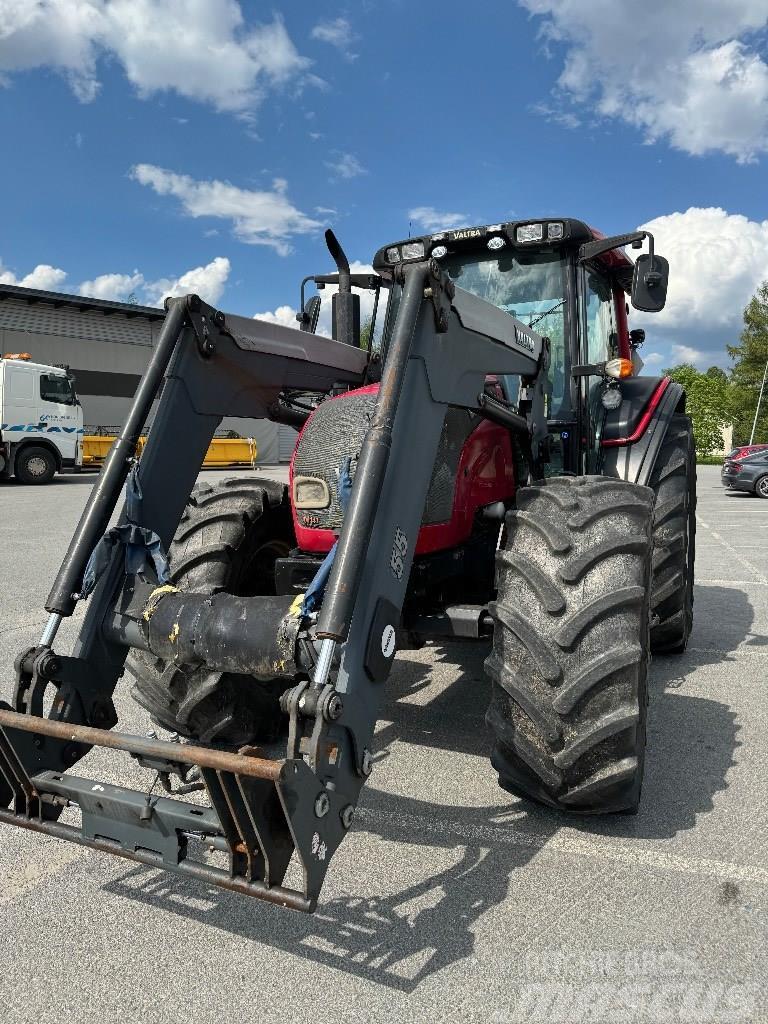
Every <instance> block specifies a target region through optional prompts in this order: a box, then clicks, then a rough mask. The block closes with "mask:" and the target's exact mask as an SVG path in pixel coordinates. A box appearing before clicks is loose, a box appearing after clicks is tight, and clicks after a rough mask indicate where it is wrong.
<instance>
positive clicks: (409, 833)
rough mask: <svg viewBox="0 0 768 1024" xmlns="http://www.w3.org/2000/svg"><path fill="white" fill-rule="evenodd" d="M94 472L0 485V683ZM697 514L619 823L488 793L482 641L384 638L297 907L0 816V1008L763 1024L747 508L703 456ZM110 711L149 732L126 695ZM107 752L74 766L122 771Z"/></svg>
mask: <svg viewBox="0 0 768 1024" xmlns="http://www.w3.org/2000/svg"><path fill="white" fill-rule="evenodd" d="M204 475H205V476H206V477H208V478H211V477H214V476H215V474H212V473H206V474H204ZM218 475H221V474H218ZM92 482H93V478H92V477H87V476H80V477H65V478H61V479H60V481H59V482H56V483H54V484H52V485H50V486H49V487H47V488H45V489H41V490H38V489H35V488H24V487H20V486H18V485H15V484H5V485H0V513H1V514H0V665H2V666H3V670H4V682H2V684H0V690H2V691H3V692H5V693H7V692H8V691H9V689H10V686H11V682H12V666H13V658H14V656H15V654H16V653H17V652H18V651H19V649H21V648H22V647H24V646H26V645H28V644H30V643H33V642H35V640H36V638H37V636H38V635H39V632H40V627H41V625H42V624H43V622H44V621H45V618H46V616H45V613H44V612H43V610H42V605H43V601H44V599H45V596H46V594H47V591H48V588H49V586H50V582H51V580H52V578H53V575H54V572H55V569H56V568H57V565H58V560H59V559H60V557H61V555H62V553H63V550H64V547H65V545H66V543H67V541H68V539H69V536H70V534H71V531H72V528H73V526H74V524H75V522H76V520H77V517H78V515H79V513H80V510H81V509H82V506H83V503H84V501H85V498H86V496H87V494H88V490H89V486H90V485H91V484H92ZM699 513H700V522H699V533H698V551H697V555H698V557H697V586H696V626H695V631H694V634H693V637H692V640H691V645H690V648H689V650H688V652H687V653H686V654H685V655H684V656H682V657H678V658H659V659H656V660H655V661H654V663H653V666H652V683H651V685H652V702H651V709H650V749H649V754H648V765H647V771H646V783H645V789H644V795H643V806H642V810H641V813H640V814H639V815H638V816H636V817H631V818H626V817H619V818H613V819H610V820H587V821H579V820H574V819H567V818H565V817H564V816H561V815H560V814H558V813H556V812H553V811H549V810H546V809H542V808H538V807H534V806H532V805H529V804H526V803H524V802H522V801H519V800H516V799H514V798H513V797H510V796H509V795H507V794H505V793H504V792H503V791H501V790H500V789H498V788H497V786H496V780H495V776H494V773H493V771H492V770H491V768H490V766H489V764H488V761H487V749H488V740H487V736H486V732H485V728H484V724H483V715H484V712H485V707H486V704H487V700H488V684H487V682H486V681H485V679H484V677H483V672H482V660H483V656H484V653H485V652H484V651H483V650H472V649H470V648H467V647H460V646H458V645H450V644H449V645H445V646H428V647H426V648H424V649H423V650H421V651H419V652H410V651H409V652H404V653H403V654H401V655H399V656H398V660H397V665H396V668H395V670H394V671H393V673H392V676H391V678H390V682H389V684H388V694H387V698H386V704H385V707H384V709H383V712H382V717H381V722H380V725H379V730H378V744H377V757H376V767H375V770H374V773H373V776H372V779H371V783H370V785H369V786H368V787H367V788H366V790H365V792H364V796H363V800H362V804H361V809H360V811H359V814H358V816H357V818H356V821H355V825H354V826H353V829H352V831H351V833H350V835H349V837H348V838H347V840H346V841H345V843H344V844H343V846H342V847H341V849H340V850H339V852H338V854H337V856H336V858H335V859H334V862H333V864H332V866H331V870H330V873H329V876H328V880H327V882H326V887H325V890H324V893H323V897H322V899H321V902H320V906H319V909H318V911H317V913H316V914H315V915H314V917H305V916H302V915H298V914H293V913H291V912H287V911H280V910H278V909H276V908H273V907H270V906H266V905H262V904H259V903H257V902H255V901H246V900H243V899H238V898H236V897H234V896H232V895H229V894H227V893H224V892H222V891H219V890H211V889H209V888H207V887H206V886H203V885H201V884H197V883H194V882H191V881H186V880H182V879H179V878H176V877H174V876H170V875H161V874H159V873H158V872H156V871H153V870H149V869H145V868H143V867H141V866H132V865H129V864H127V863H126V862H124V861H120V860H117V859H113V858H110V857H108V856H105V855H99V854H96V853H93V852H90V851H87V850H84V849H80V848H78V847H74V846H69V845H66V844H64V843H61V842H58V841H56V840H53V839H46V838H42V837H38V836H34V835H31V834H26V833H24V832H22V831H20V830H15V829H10V828H5V827H2V826H0V865H2V868H3V871H2V876H1V877H0V920H1V921H2V938H1V939H0V950H1V951H2V962H3V965H4V970H3V972H2V976H0V1021H1V1022H2V1024H22V1022H23V1024H33V1022H34V1024H48V1022H56V1024H59V1022H65V1021H66V1022H70V1021H71V1022H81V1021H96V1020H98V1021H100V1022H106V1024H111V1022H123V1021H138V1020H141V1021H145V1022H149V1024H156V1022H157V1024H160V1022H174V1024H182V1022H187V1021H193V1020H194V1021H195V1024H209V1022H211V1024H213V1022H216V1024H220V1022H224V1021H231V1020H240V1019H246V1020H258V1021H260V1022H265V1024H267V1022H272V1021H280V1022H283V1021H291V1022H303V1021H307V1022H309V1021H312V1022H314V1021H316V1020H318V1019H321V1020H323V1021H328V1022H335V1021H355V1022H359V1021H360V1020H366V1019H368V1020H373V1021H390V1020H394V1021H398V1022H401V1021H402V1022H405V1021H414V1022H424V1021H427V1020H435V1019H438V1020H441V1021H446V1022H447V1021H461V1022H463V1024H465V1022H474V1021H478V1022H480V1021H482V1022H487V1021H499V1022H506V1021H546V1022H563V1024H573V1022H576V1021H587V1020H589V1021H606V1022H609V1024H627V1022H635V1021H638V1022H640V1021H642V1022H658V1021H683V1020H684V1021H697V1022H704V1021H708V1022H715V1021H718V1022H719V1021H732V1020H739V1021H741V1020H744V1021H750V1022H766V1021H768V992H767V991H766V982H765V979H766V949H767V948H768V941H767V940H768V756H767V752H768V742H767V741H766V734H767V733H768V686H767V685H766V684H767V683H768V679H767V677H766V668H768V502H763V501H759V500H758V499H754V498H751V497H748V496H742V495H737V494H730V493H727V492H725V491H723V489H722V488H721V486H720V481H719V470H718V468H717V467H700V470H699ZM75 627H76V622H74V623H67V625H66V627H65V628H64V629H63V630H62V633H61V634H60V638H61V642H60V644H59V649H61V650H66V649H67V645H68V642H71V639H72V636H73V630H74V628H75ZM118 709H119V712H120V714H121V728H122V729H124V730H125V731H128V732H137V731H138V732H141V731H146V729H148V728H149V724H148V720H147V719H146V717H145V716H144V714H143V712H141V711H140V710H139V709H138V708H137V707H136V706H135V705H133V703H132V701H131V699H130V697H129V695H128V694H127V692H126V690H125V689H124V690H123V692H122V693H120V694H119V697H118ZM120 765H121V768H120V771H119V772H118V773H117V775H115V774H114V761H113V760H112V759H111V758H109V757H108V756H106V755H105V754H104V753H103V752H102V753H94V754H92V755H90V756H89V758H88V759H87V760H86V761H84V762H81V764H80V765H79V766H78V771H80V773H81V774H88V775H92V776H93V777H96V778H99V777H110V778H114V779H115V781H117V778H120V779H121V780H122V781H124V782H125V783H126V784H129V785H130V784H135V785H137V786H138V787H139V788H142V787H143V784H144V782H145V780H144V776H145V774H146V773H143V772H140V771H139V770H138V769H137V768H136V767H135V765H134V764H133V762H130V763H129V764H127V765H123V763H122V761H121V762H120Z"/></svg>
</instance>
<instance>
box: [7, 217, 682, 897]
mask: <svg viewBox="0 0 768 1024" xmlns="http://www.w3.org/2000/svg"><path fill="white" fill-rule="evenodd" d="M326 238H327V242H328V246H329V249H330V252H331V255H332V256H333V257H334V259H335V262H336V265H337V272H336V273H334V274H325V275H317V276H315V277H313V278H307V279H306V280H305V282H304V284H303V285H302V304H301V311H300V314H299V317H298V319H299V321H300V323H299V325H298V327H297V328H296V329H293V328H290V327H286V326H282V325H278V324H271V323H267V322H264V321H260V320H258V319H256V320H254V319H246V318H242V317H238V316H232V315H229V314H224V313H222V312H221V311H219V310H216V309H213V308H211V307H210V306H208V305H206V304H205V303H204V302H202V301H201V300H200V299H199V298H198V297H197V296H194V295H189V296H186V297H184V298H176V299H169V300H168V301H167V303H166V307H167V315H166V318H165V322H164V326H163V328H162V331H161V333H160V336H159V338H158V340H157V344H156V346H155V348H154V351H153V353H152V357H151V361H150V364H149V367H148V369H147V371H146V373H145V375H144V377H143V378H142V380H141V383H140V385H139V387H138V390H137V393H136V396H135V399H134V403H133V406H132V409H131V412H130V414H129V416H128V418H127V421H126V423H125V426H124V428H123V430H122V432H121V434H120V436H119V438H118V439H117V441H116V442H115V445H114V447H113V449H112V450H111V452H110V454H109V456H108V458H107V460H106V462H105V465H104V467H103V469H102V472H101V475H100V477H99V479H98V481H97V483H96V485H95V486H94V488H93V491H92V492H91V495H90V497H89V500H88V503H87V505H86V508H85V511H84V513H83V516H82V518H81V520H80V523H79V525H78V527H77V530H76V532H75V535H74V537H73V539H72V542H71V544H70V546H69V549H68V551H67V553H66V555H65V557H64V560H63V563H62V565H61V568H60V570H59V574H58V576H57V578H56V580H55V582H54V584H53V588H52V590H51V593H50V595H49V597H48V600H47V603H46V608H47V610H48V612H49V613H50V618H49V621H48V624H47V626H46V628H45V630H44V632H43V635H42V637H41V639H40V642H39V644H38V645H37V646H36V647H34V648H32V649H30V650H26V651H23V652H22V653H21V654H20V655H19V656H18V658H17V660H16V687H15V691H14V693H13V695H12V697H11V698H10V702H9V703H2V704H0V822H2V823H4V824H7V825H16V826H21V827H23V828H26V829H32V830H35V831H38V832H42V833H45V834H47V835H51V836H57V837H60V838H62V839H67V840H70V841H72V842H75V843H80V844H83V845H85V846H89V847H93V848H97V849H101V850H104V851H107V852H111V853H114V854H117V855H119V856H122V857H125V858H129V859H131V860H134V861H139V862H141V863H144V864H147V865H150V866H154V867H164V868H167V869H168V870H171V871H176V872H179V873H181V874H186V875H189V876H192V877H196V878H198V879H201V880H203V881H205V882H208V883H212V884H215V885H219V886H223V887H225V888H228V889H231V890H234V891H237V892H240V893H243V894H247V895H250V896H256V897H259V898H261V899H264V900H268V901H271V902H273V903H277V904H282V905H285V906H289V907H292V908H295V909H300V910H308V911H311V910H313V909H314V907H315V906H316V904H317V900H318V896H319V893H320V889H321V885H322V882H323V878H324V876H325V873H326V871H327V868H328V865H329V862H330V860H331V857H332V856H333V853H334V852H335V850H336V849H337V847H338V846H339V844H340V843H341V841H342V839H343V838H344V835H345V833H346V832H347V830H348V829H349V828H350V826H351V824H352V821H353V817H354V811H355V807H356V804H357V802H358V797H359V795H360V791H361V789H362V787H363V785H364V783H365V782H366V780H367V779H368V777H369V776H370V775H371V772H372V769H373V755H372V750H373V735H374V728H375V725H376V720H377V716H378V713H379V709H380V707H381V705H382V701H383V700H384V695H385V693H386V684H387V677H388V675H389V673H390V672H391V670H392V665H393V662H394V659H395V654H396V651H397V650H398V649H403V648H408V647H417V646H420V645H423V644H424V643H426V642H428V641H438V642H439V641H447V640H451V639H461V640H463V641H466V642H472V641H474V642H478V643H484V644H486V645H487V646H488V649H489V651H490V653H489V655H488V658H487V660H486V662H485V664H486V671H487V673H488V675H489V677H490V680H491V681H492V698H491V704H490V707H489V709H488V713H487V722H488V726H489V729H490V735H491V740H492V752H491V763H492V765H493V768H494V769H495V771H496V772H497V773H498V777H499V781H500V784H501V785H502V786H503V787H504V788H505V789H507V790H509V791H510V792H512V793H514V794H516V795H519V796H521V797H524V798H528V799H532V800H536V801H540V802H542V803H544V804H547V805H549V806H551V807H555V808H560V809H562V810H564V811H569V812H573V813H576V814H599V813H611V812H620V813H632V812H634V811H635V810H636V809H637V807H638V801H639V799H640V788H641V781H642V775H643V760H644V748H645V732H646V705H647V700H648V698H647V671H648V663H649V657H650V653H651V651H652V650H653V651H662V652H665V653H676V652H680V651H682V650H683V649H684V648H685V645H686V642H687V639H688V635H689V632H690V629H691V621H692V588H693V558H694V522H695V519H694V507H695V458H694V449H693V438H692V434H691V425H690V420H689V419H688V417H687V416H686V414H685V394H684V392H683V390H682V388H681V387H679V386H678V385H677V384H675V383H673V382H672V381H670V380H668V379H659V378H654V377H643V376H637V375H636V373H635V370H636V368H637V366H638V365H639V363H640V360H639V355H638V352H637V349H638V347H639V345H640V344H641V342H642V340H643V337H644V335H643V332H642V331H640V330H632V331H630V330H629V327H628V321H627V313H628V309H629V306H628V304H627V297H630V298H631V302H632V304H633V306H634V307H635V308H636V309H639V310H644V311H647V312H654V311H658V310H660V309H661V308H662V307H663V305H664V302H665V298H666V289H667V277H668V267H667V263H666V261H665V260H664V259H663V258H662V257H661V256H659V255H657V254H655V253H654V250H653V239H652V237H651V236H650V235H649V234H648V233H647V232H644V231H638V232H632V233H630V234H626V235H621V236H615V237H612V238H605V237H603V236H602V235H600V234H599V233H598V232H596V231H594V230H593V229H591V228H589V227H588V226H587V225H586V224H584V223H582V222H580V221H578V220H569V219H563V218H559V219H550V220H541V221H524V222H515V223H505V224H496V225H491V226H481V227H473V228H465V229H462V230H456V231H446V232H443V233H440V234H435V235H431V236H428V237H421V238H409V239H407V240H404V241H401V242H396V243H393V244H391V245H387V246H384V247H383V248H382V249H380V250H379V252H378V253H377V254H376V256H375V259H374V262H373V272H372V273H370V274H352V273H350V268H349V264H348V262H347V260H346V257H345V256H344V253H343V251H342V249H341V247H340V246H339V244H338V242H337V241H336V239H335V237H334V236H333V234H332V233H331V232H328V233H327V235H326ZM646 242H647V245H648V251H647V252H644V253H642V254H641V255H639V256H638V258H637V260H636V261H635V262H634V263H633V262H631V261H630V260H629V259H628V258H627V256H626V255H625V253H624V247H626V246H629V245H631V246H633V247H635V248H638V249H641V248H643V246H644V243H646ZM310 280H312V281H314V282H315V284H316V285H317V286H318V287H319V288H322V287H325V286H335V288H336V289H337V291H336V294H335V295H334V296H333V310H332V313H333V316H332V319H333V327H332V335H333V337H332V338H326V337H322V336H319V335H317V334H316V333H315V331H316V328H317V322H318V311H319V304H320V299H319V296H317V295H313V296H312V297H311V298H309V299H308V300H307V302H306V303H305V302H304V287H305V285H306V283H307V282H308V281H310ZM360 289H371V290H372V291H373V293H374V295H375V303H374V307H373V316H372V317H371V318H370V319H367V321H366V322H365V323H364V324H363V325H362V327H361V322H360V321H361V317H360V297H359V290H360ZM155 401H157V406H156V412H155V414H154V418H153V420H152V424H151V429H150V432H149V438H148V441H147V443H146V445H145V447H144V450H143V453H142V456H141V460H140V461H137V460H136V457H135V456H136V444H137V440H138V438H139V435H140V433H141V432H142V430H143V429H144V427H145V422H146V420H147V418H148V416H149V414H150V412H151V409H152V407H153V403H154V402H155ZM223 416H243V417H259V416H261V417H270V418H272V419H275V420H278V421H281V422H285V423H291V424H293V425H294V426H296V427H298V428H300V434H299V437H298V441H297V444H296V448H295V452H294V455H293V460H292V463H291V472H290V484H289V485H288V486H285V485H283V484H281V483H276V482H275V483H273V482H270V481H268V480H265V479H262V478H258V477H255V478H251V479H248V478H245V477H238V478H236V479H227V480H224V481H223V482H221V483H219V484H216V485H210V484H200V485H198V486H196V487H195V482H196V478H197V476H198V472H199V469H200V466H201V464H202V460H203V457H204V455H205V452H206V450H207V448H208V444H209V442H210V440H211V438H212V436H213V434H214V431H215V430H216V428H217V426H218V424H219V422H220V420H221V418H222V417H223ZM124 488H125V495H126V497H125V504H124V507H123V510H122V513H121V515H120V517H119V519H118V521H117V525H116V526H112V527H111V528H110V526H109V523H110V519H111V516H112V513H113V511H114V510H115V508H116V506H117V502H118V500H119V499H120V496H121V494H122V493H123V489H124ZM79 601H86V602H87V607H86V610H85V615H84V619H83V623H82V627H81V629H80V632H79V636H78V639H77V642H76V644H75V646H74V649H73V651H72V653H71V654H62V653H60V652H59V651H57V650H56V649H55V647H54V643H55V638H56V633H57V630H58V628H59V625H60V623H61V621H62V618H63V617H65V616H69V615H71V614H72V613H73V611H74V609H75V607H76V605H77V603H78V602H79ZM126 665H127V667H128V669H129V670H130V676H132V678H133V682H132V693H133V696H134V697H135V699H136V700H137V701H138V702H139V704H141V705H142V706H143V707H144V708H145V709H146V710H147V711H149V713H150V715H151V717H152V719H153V720H154V721H155V723H157V724H158V725H159V726H161V727H162V728H164V729H166V730H169V731H171V732H172V735H171V738H170V739H169V740H163V739H158V738H157V736H156V734H155V733H154V732H151V733H149V734H148V735H146V736H132V735H127V734H123V733H120V732H117V731H115V730H114V727H115V726H116V724H117V714H116V711H115V706H114V704H113V700H112V697H113V694H114V691H115V688H116V686H117V684H118V683H119V682H120V680H121V679H122V678H123V676H124V670H125V668H126ZM126 682H128V678H127V679H126ZM173 734H176V735H173ZM94 746H95V747H102V748H103V747H107V748H112V749H114V750H116V751H122V752H125V753H127V754H129V755H130V756H131V757H133V758H134V759H135V760H136V761H138V763H139V765H140V766H142V767H143V768H144V769H146V770H147V788H146V791H145V792H138V791H134V790H130V789H127V788H123V787H120V786H115V785H108V784H107V783H101V782H98V781H95V780H93V779H90V778H86V777H84V776H81V775H78V774H77V773H76V772H74V771H73V769H74V767H75V765H76V763H77V762H78V761H80V760H81V759H82V758H83V757H84V756H85V755H87V754H88V752H89V751H90V750H91V749H92V748H93V747H94ZM275 750H279V751H280V753H279V754H274V753H273V751H275ZM158 787H159V788H158ZM196 790H199V791H200V792H199V793H197V794H196V795H195V796H194V797H192V796H190V797H189V798H188V799H185V797H187V795H188V794H192V793H193V792H194V791H196Z"/></svg>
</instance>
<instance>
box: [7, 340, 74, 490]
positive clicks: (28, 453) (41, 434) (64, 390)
mask: <svg viewBox="0 0 768 1024" xmlns="http://www.w3.org/2000/svg"><path fill="white" fill-rule="evenodd" d="M82 464H83V410H82V408H81V406H80V402H79V400H78V398H77V394H76V392H75V387H74V380H73V378H72V377H71V376H69V374H68V372H67V369H66V368H65V367H61V366H50V365H47V364H45V363H35V362H33V361H32V359H31V356H30V355H29V354H28V353H26V352H19V353H9V354H7V355H4V356H2V357H1V358H0V480H8V479H10V478H11V477H15V478H16V479H17V480H19V482H21V483H25V484H46V483H49V482H50V481H51V480H52V479H53V477H54V475H55V474H56V473H61V472H67V471H69V472H77V471H79V469H80V467H81V466H82Z"/></svg>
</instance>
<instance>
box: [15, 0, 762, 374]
mask: <svg viewBox="0 0 768 1024" xmlns="http://www.w3.org/2000/svg"><path fill="white" fill-rule="evenodd" d="M767 29H768V0H697V2H696V3H695V4H694V3H691V2H690V0H645V2H644V3H643V4H637V3H636V2H634V0H475V2H474V3H473V4H467V3H466V2H463V3H459V2H456V0H442V2H441V4H440V5H438V6H436V5H434V4H427V3H414V2H412V0H378V2H374V0H357V2H356V3H355V4H344V3H339V2H336V0H333V2H330V0H313V2H312V3H308V2H305V0H292V2H291V3H285V2H283V3H280V0H273V2H272V3H271V4H269V5H268V4H264V3H262V2H261V0H241V2H237V0H0V130H1V131H2V135H0V138H2V140H3V145H2V149H1V150H0V152H1V153H2V159H0V190H1V191H0V195H1V196H2V200H3V201H2V206H1V207H0V208H1V209H2V217H1V218H0V281H2V282H5V283H13V284H21V285H26V286H28V287H41V288H49V289H54V290H59V291H65V292H70V293H79V294H84V295H91V296H96V297H99V298H107V299H118V300H122V299H126V298H128V297H129V296H132V297H133V298H135V299H136V300H138V301H139V302H141V303H147V304H159V303H161V302H162V299H163V297H164V296H166V295H169V294H171V295H173V294H183V293H184V292H188V291H195V292H198V293H199V294H200V295H202V296H203V298H205V299H207V300H208V301H209V302H211V303H213V304H216V305H218V306H219V307H221V308H222V309H224V310H226V311H229V312H233V313H239V314H242V315H248V316H252V315H256V314H258V315H269V316H271V317H273V318H275V319H278V320H282V321H284V322H288V323H290V322H292V318H293V316H294V311H295V308H296V306H297V304H298V292H299V282H300V280H301V278H302V277H304V276H305V275H307V274H312V273H323V272H327V271H328V270H329V269H330V268H329V258H328V255H327V253H326V250H325V246H324V242H323V230H324V229H325V228H326V227H328V226H332V227H333V229H334V230H335V232H336V233H337V235H338V237H339V238H340V240H341V242H342V244H343V246H344V248H345V249H346V251H347V253H348V255H349V257H350V259H351V260H352V261H354V262H355V263H356V264H359V265H360V266H364V265H367V264H368V263H369V262H370V260H371V258H372V256H373V253H374V252H375V251H376V249H378V248H379V247H380V246H381V245H383V244H384V243H386V242H388V241H391V240H395V239H398V238H402V237H404V236H407V235H408V233H409V230H410V231H411V232H412V233H413V234H418V233H420V232H425V231H434V230H438V229H439V228H441V227H455V226H460V225H467V224H480V223H497V222H500V221H504V220H514V219H527V218H529V217H530V218H531V219H535V218H536V217H537V216H549V217H552V216H570V217H576V218H579V219H581V220H585V221H587V222H588V223H590V224H592V225H593V226H595V227H598V228H599V229H600V230H601V231H603V232H604V233H606V234H618V233H620V232H625V231H630V230H634V229H635V228H637V227H640V226H643V227H647V228H648V229H649V230H651V231H653V232H654V234H655V237H656V246H657V251H658V252H660V253H662V254H663V255H665V256H666V257H667V258H668V259H669V262H670V268H671V269H670V274H671V276H670V286H669V298H668V303H667V307H666V309H665V310H664V311H663V312H662V313H661V314H657V315H655V316H647V317H645V318H641V317H640V316H639V315H636V316H635V317H634V318H633V319H632V323H633V324H634V325H636V326H638V325H642V326H644V327H645V328H646V331H647V341H646V344H645V347H644V350H643V357H644V359H645V362H646V365H647V367H648V369H649V370H652V369H654V368H662V367H665V366H669V365H672V364H675V363H679V362H682V361H692V362H694V363H695V364H696V365H698V366H699V367H700V368H702V369H704V368H706V367H707V366H709V365H712V364H718V365H722V366H727V365H728V357H727V354H726V352H725V346H726V345H727V344H733V343H734V342H735V341H736V340H737V339H738V334H739V330H740V324H741V315H742V310H743V307H744V306H745V304H746V303H747V301H748V300H749V298H750V295H751V294H752V293H753V292H754V290H755V288H756V287H757V285H758V284H759V283H760V282H761V281H763V280H765V279H766V278H768V210H767V209H766V202H767V201H768V190H767V189H766V169H767V168H768V31H767Z"/></svg>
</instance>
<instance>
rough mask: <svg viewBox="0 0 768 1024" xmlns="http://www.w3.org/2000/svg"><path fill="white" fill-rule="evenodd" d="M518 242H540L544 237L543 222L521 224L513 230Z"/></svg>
mask: <svg viewBox="0 0 768 1024" xmlns="http://www.w3.org/2000/svg"><path fill="white" fill-rule="evenodd" d="M515 237H516V238H517V241H518V242H540V241H541V240H542V239H543V237H544V225H543V224H522V225H521V226H520V227H519V228H518V229H517V231H516V232H515Z"/></svg>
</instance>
